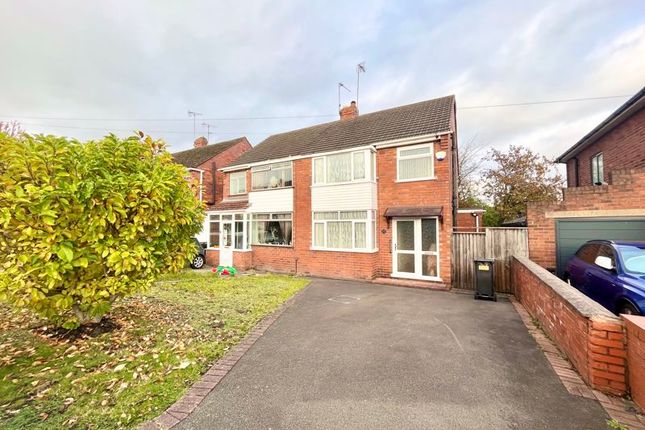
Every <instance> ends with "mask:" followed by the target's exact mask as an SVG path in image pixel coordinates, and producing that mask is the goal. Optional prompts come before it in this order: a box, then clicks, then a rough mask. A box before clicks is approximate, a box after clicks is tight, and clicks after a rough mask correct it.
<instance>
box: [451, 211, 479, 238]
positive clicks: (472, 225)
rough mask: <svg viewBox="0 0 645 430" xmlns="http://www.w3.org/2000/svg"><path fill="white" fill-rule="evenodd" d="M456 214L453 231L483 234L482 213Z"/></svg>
mask: <svg viewBox="0 0 645 430" xmlns="http://www.w3.org/2000/svg"><path fill="white" fill-rule="evenodd" d="M474 214H475V215H476V216H475V215H473V212H458V213H457V220H456V221H457V222H456V223H455V226H454V230H455V231H457V232H460V233H468V232H473V233H477V232H483V231H484V220H483V215H484V213H483V212H474ZM477 219H479V230H477Z"/></svg>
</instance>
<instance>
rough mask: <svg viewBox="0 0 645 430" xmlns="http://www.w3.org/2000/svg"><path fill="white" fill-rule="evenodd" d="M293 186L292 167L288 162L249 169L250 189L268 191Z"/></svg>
mask: <svg viewBox="0 0 645 430" xmlns="http://www.w3.org/2000/svg"><path fill="white" fill-rule="evenodd" d="M292 185H293V167H292V164H291V162H290V161H287V162H285V163H274V164H267V165H264V166H257V167H253V168H251V189H252V190H269V189H272V188H284V187H290V186H292Z"/></svg>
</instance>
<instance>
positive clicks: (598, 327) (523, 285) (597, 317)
mask: <svg viewBox="0 0 645 430" xmlns="http://www.w3.org/2000/svg"><path fill="white" fill-rule="evenodd" d="M511 270H512V276H513V285H514V287H515V292H514V293H515V296H516V297H517V299H518V300H519V301H520V303H522V305H523V306H524V307H525V308H526V310H527V311H528V313H529V314H531V316H532V317H533V318H535V319H537V320H538V321H539V322H540V326H541V327H542V329H543V330H544V331H545V333H546V334H547V335H548V336H549V337H550V338H551V339H552V340H553V341H554V342H555V343H556V344H557V345H558V347H559V348H560V350H561V351H562V352H563V353H564V354H566V356H567V357H568V358H569V360H570V361H571V363H572V364H573V366H574V367H575V368H576V369H577V370H578V372H579V373H580V376H581V377H582V379H583V380H584V381H585V382H586V383H587V384H589V385H590V386H591V387H592V388H595V389H597V390H600V391H602V392H604V393H608V394H615V395H624V394H626V393H627V378H626V368H627V364H626V360H625V357H626V348H625V333H624V326H623V322H622V320H621V319H620V318H618V317H616V316H614V315H613V314H612V313H610V312H609V311H608V310H606V309H605V308H603V307H602V306H601V305H599V304H598V303H596V302H594V301H593V300H591V299H590V298H588V297H587V296H585V295H583V294H582V293H580V292H579V291H578V290H576V289H574V288H571V287H570V286H569V285H567V284H566V283H564V282H563V281H561V280H560V279H558V278H557V277H556V276H555V275H552V274H551V273H549V272H548V271H546V270H545V269H544V268H542V267H540V266H539V265H537V264H536V263H534V262H532V261H531V260H529V259H528V258H524V257H515V258H514V259H513V262H512V264H511Z"/></svg>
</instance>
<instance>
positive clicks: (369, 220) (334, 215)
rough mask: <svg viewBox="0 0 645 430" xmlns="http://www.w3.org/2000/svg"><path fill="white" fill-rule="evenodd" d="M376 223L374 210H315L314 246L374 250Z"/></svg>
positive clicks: (318, 247)
mask: <svg viewBox="0 0 645 430" xmlns="http://www.w3.org/2000/svg"><path fill="white" fill-rule="evenodd" d="M375 225H376V221H375V212H374V211H333V212H314V213H313V229H312V230H313V232H312V236H313V237H312V245H313V248H317V249H332V250H334V249H335V250H352V249H357V250H373V249H374V248H375V245H374V241H375V237H376V234H375Z"/></svg>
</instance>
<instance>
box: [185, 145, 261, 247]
mask: <svg viewBox="0 0 645 430" xmlns="http://www.w3.org/2000/svg"><path fill="white" fill-rule="evenodd" d="M250 149H251V144H250V143H249V141H248V140H247V139H246V137H238V138H236V139H231V140H227V141H225V142H218V143H213V144H209V143H208V140H206V138H205V137H198V138H197V139H195V143H194V148H193V149H188V150H186V151H181V152H175V153H174V154H173V157H174V159H175V162H177V163H179V164H183V165H184V166H186V168H187V169H188V172H189V173H190V176H191V177H192V179H193V180H194V181H195V182H196V183H197V184H199V186H198V187H197V191H196V195H195V197H196V198H198V199H199V200H200V201H203V202H204V203H205V205H206V208H207V210H209V209H210V208H212V207H214V206H215V205H216V204H217V203H218V202H221V201H222V200H223V199H224V176H225V175H224V173H223V172H221V171H220V170H219V169H221V168H222V167H225V166H228V165H229V164H230V163H232V162H233V161H234V160H236V159H237V158H238V157H240V156H241V155H242V154H244V153H245V152H246V151H248V150H250ZM198 240H199V241H200V242H206V241H208V235H207V233H206V230H204V231H202V233H201V234H200V235H199V236H198Z"/></svg>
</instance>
